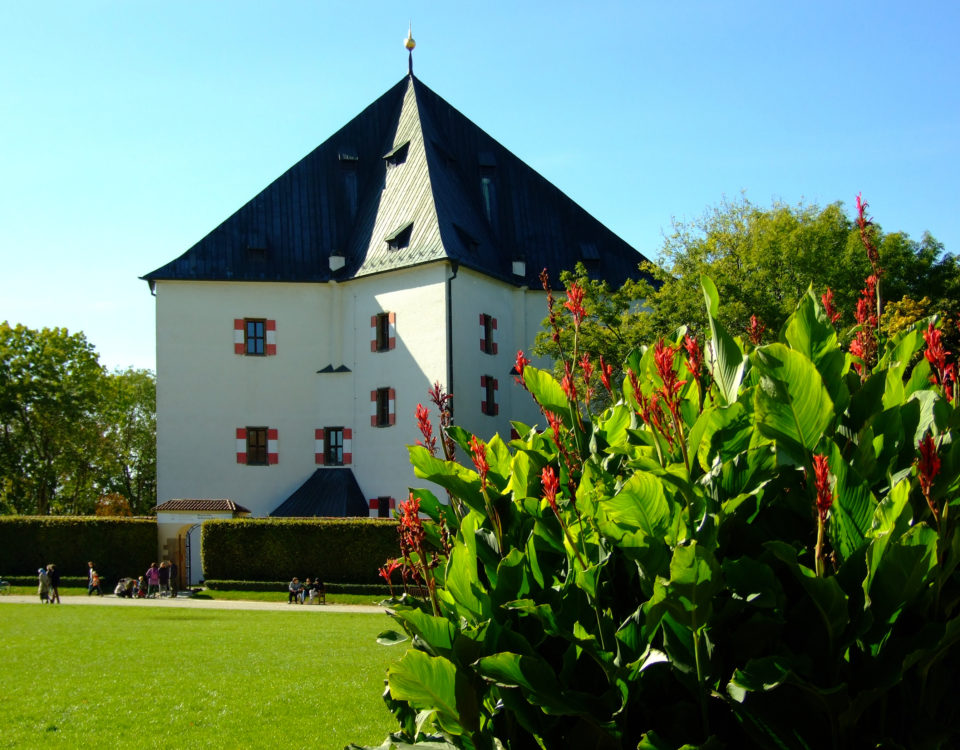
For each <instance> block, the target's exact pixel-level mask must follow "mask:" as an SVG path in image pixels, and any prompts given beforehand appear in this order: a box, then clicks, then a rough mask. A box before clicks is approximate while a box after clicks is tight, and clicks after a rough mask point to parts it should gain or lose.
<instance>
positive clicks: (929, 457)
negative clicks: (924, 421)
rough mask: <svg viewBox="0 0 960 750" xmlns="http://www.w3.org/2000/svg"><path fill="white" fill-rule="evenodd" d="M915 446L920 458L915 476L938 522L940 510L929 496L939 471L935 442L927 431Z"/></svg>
mask: <svg viewBox="0 0 960 750" xmlns="http://www.w3.org/2000/svg"><path fill="white" fill-rule="evenodd" d="M917 447H918V449H919V450H920V458H919V459H918V460H917V478H918V479H919V480H920V491H921V492H923V497H924V499H925V500H926V501H927V505H929V506H930V510H931V512H932V513H933V517H934V518H935V519H936V521H937V523H939V522H940V510H939V509H938V508H937V505H936V503H935V502H934V501H933V498H932V497H930V490H931V489H932V488H933V480H934V478H935V477H936V476H937V474H939V473H940V456H938V455H937V444H936V442H935V441H934V439H933V436H932V435H931V434H930V433H929V432H928V433H927V434H926V435H924V436H923V439H922V440H921V441H920V444H919V445H918V446H917Z"/></svg>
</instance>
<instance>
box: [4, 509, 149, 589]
mask: <svg viewBox="0 0 960 750" xmlns="http://www.w3.org/2000/svg"><path fill="white" fill-rule="evenodd" d="M156 559H157V519H156V518H103V517H95V516H0V577H6V578H8V580H9V578H11V577H14V576H24V577H28V576H29V577H30V578H32V579H33V581H36V575H37V568H39V567H41V566H45V565H47V563H51V562H52V563H55V564H56V566H57V570H58V571H59V572H60V575H61V576H62V577H63V578H62V579H61V580H66V579H68V578H72V577H74V576H77V577H80V576H82V578H83V585H86V580H87V561H88V560H93V563H94V566H95V567H96V569H97V572H98V573H99V574H100V577H101V578H102V579H103V580H104V581H106V582H112V581H116V580H117V579H118V578H122V577H123V576H125V575H133V574H137V575H139V574H140V573H141V572H142V571H144V570H146V569H147V568H148V567H150V563H151V562H153V561H155V560H156ZM61 585H63V583H61Z"/></svg>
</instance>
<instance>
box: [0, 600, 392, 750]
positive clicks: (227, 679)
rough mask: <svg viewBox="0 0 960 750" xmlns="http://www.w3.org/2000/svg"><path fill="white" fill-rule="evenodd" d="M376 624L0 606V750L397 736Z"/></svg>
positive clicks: (260, 744)
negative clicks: (387, 704) (385, 694)
mask: <svg viewBox="0 0 960 750" xmlns="http://www.w3.org/2000/svg"><path fill="white" fill-rule="evenodd" d="M389 626H390V621H389V620H388V618H387V617H386V616H385V615H379V614H378V615H370V614H340V613H335V612H331V613H328V614H324V615H321V616H310V617H304V616H303V614H302V613H300V612H256V611H227V610H191V609H181V608H167V607H164V608H160V607H130V608H126V607H71V606H69V601H66V603H65V604H64V605H62V606H43V605H40V604H39V603H37V604H3V605H0V686H2V689H0V723H2V724H0V725H2V730H0V747H3V748H42V747H69V748H85V749H87V748H89V749H91V750H92V749H93V748H126V747H130V748H148V747H163V748H169V747H210V748H267V747H269V748H274V749H279V748H301V747H302V748H308V747H309V748H342V747H343V746H344V745H346V744H348V743H350V742H357V743H360V744H380V742H382V741H383V739H384V737H386V735H387V734H388V733H389V732H391V731H393V730H394V729H395V723H394V721H393V718H392V716H391V715H390V714H389V712H388V711H387V709H386V707H385V706H384V704H383V701H382V700H381V695H382V693H383V679H384V674H385V671H386V668H387V666H388V665H389V664H390V662H391V661H393V660H395V659H398V658H400V656H401V655H402V654H403V651H402V648H403V647H402V646H397V647H387V646H381V645H379V644H377V643H376V640H375V639H376V635H377V633H379V632H380V631H382V630H385V629H387V628H388V627H389Z"/></svg>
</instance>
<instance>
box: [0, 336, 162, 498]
mask: <svg viewBox="0 0 960 750" xmlns="http://www.w3.org/2000/svg"><path fill="white" fill-rule="evenodd" d="M155 411H156V386H155V380H154V376H153V373H151V372H149V371H146V370H133V369H131V370H126V371H124V372H115V373H107V372H105V371H104V369H103V368H102V367H101V366H100V364H99V361H98V359H97V354H96V352H95V351H94V349H93V346H92V345H91V344H90V343H89V342H88V341H87V340H86V338H84V336H83V334H82V333H75V334H70V333H69V332H68V331H67V330H66V329H64V328H44V329H42V330H39V331H38V330H33V329H30V328H27V327H26V326H22V325H17V326H10V325H9V324H8V323H6V322H2V323H0V513H5V514H18V513H19V514H24V515H28V514H37V515H47V514H55V515H67V514H79V515H86V514H93V513H94V512H95V511H97V510H98V504H101V500H102V499H103V498H104V497H106V496H110V495H113V496H115V498H122V499H123V502H122V503H119V504H118V503H116V502H114V503H112V507H113V508H118V507H119V508H121V509H122V510H123V511H124V513H125V514H126V515H130V514H137V515H145V514H147V513H150V512H151V510H152V508H153V507H154V506H155V505H156V448H155V433H156V418H155ZM110 505H111V504H109V503H108V504H106V505H104V506H103V507H104V508H106V507H109V506H110ZM101 510H102V509H101ZM114 512H116V511H115V510H114Z"/></svg>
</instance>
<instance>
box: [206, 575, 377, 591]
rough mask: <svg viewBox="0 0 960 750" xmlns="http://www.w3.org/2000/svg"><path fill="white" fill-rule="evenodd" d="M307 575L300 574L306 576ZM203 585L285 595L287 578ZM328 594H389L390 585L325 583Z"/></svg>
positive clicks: (224, 589) (216, 589) (210, 582)
mask: <svg viewBox="0 0 960 750" xmlns="http://www.w3.org/2000/svg"><path fill="white" fill-rule="evenodd" d="M306 577H307V576H302V577H301V580H303V578H306ZM203 585H204V586H206V587H207V588H208V589H212V590H214V591H276V592H278V593H282V594H284V595H286V593H287V586H289V585H290V581H289V579H288V580H286V581H222V580H207V581H204V582H203ZM323 585H324V586H326V589H327V593H328V594H369V595H370V596H390V587H389V586H387V585H386V584H384V585H382V586H381V585H378V584H375V583H327V582H326V581H324V584H323Z"/></svg>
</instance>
